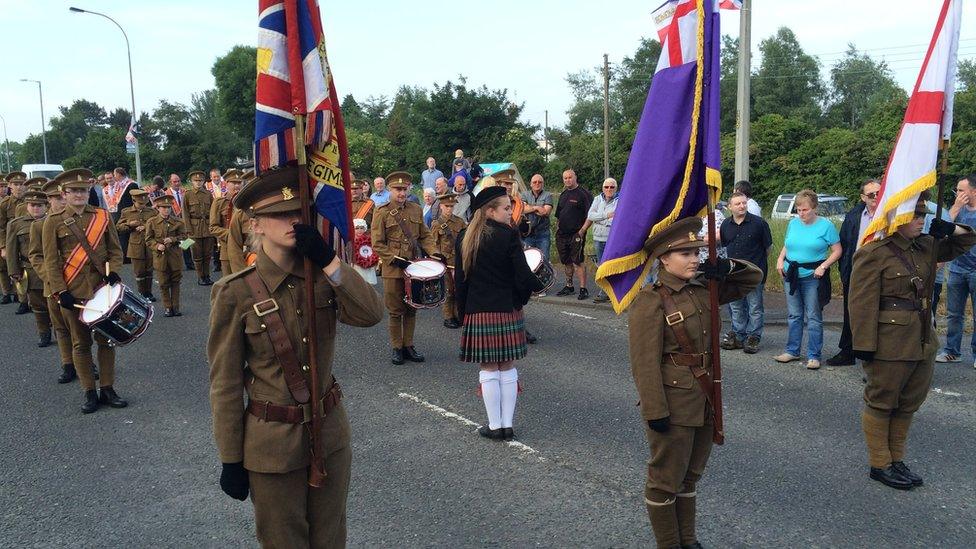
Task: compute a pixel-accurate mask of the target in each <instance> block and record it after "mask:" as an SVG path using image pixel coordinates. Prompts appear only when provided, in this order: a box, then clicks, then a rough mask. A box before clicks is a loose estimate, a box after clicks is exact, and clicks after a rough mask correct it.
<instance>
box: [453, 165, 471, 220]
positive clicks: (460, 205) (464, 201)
mask: <svg viewBox="0 0 976 549" xmlns="http://www.w3.org/2000/svg"><path fill="white" fill-rule="evenodd" d="M451 192H452V193H454V197H455V199H456V200H457V202H456V203H455V204H454V215H456V216H458V217H460V218H461V219H463V220H464V222H465V223H469V222H470V221H471V191H469V190H468V181H467V180H466V179H464V176H463V175H458V176H455V177H454V187H452V188H451Z"/></svg>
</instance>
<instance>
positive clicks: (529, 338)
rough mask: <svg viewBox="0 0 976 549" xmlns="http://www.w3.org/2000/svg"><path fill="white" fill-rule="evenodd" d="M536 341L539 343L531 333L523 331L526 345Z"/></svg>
mask: <svg viewBox="0 0 976 549" xmlns="http://www.w3.org/2000/svg"><path fill="white" fill-rule="evenodd" d="M536 341H539V338H537V337H535V336H534V335H532V332H530V331H528V330H526V331H525V342H526V343H532V344H535V342H536Z"/></svg>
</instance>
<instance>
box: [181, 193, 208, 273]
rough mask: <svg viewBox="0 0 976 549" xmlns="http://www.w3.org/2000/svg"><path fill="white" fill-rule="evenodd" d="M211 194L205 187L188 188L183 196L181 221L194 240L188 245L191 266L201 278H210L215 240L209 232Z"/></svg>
mask: <svg viewBox="0 0 976 549" xmlns="http://www.w3.org/2000/svg"><path fill="white" fill-rule="evenodd" d="M212 204H213V195H212V194H210V192H209V191H207V189H204V188H200V189H190V190H188V191H186V195H185V196H184V198H183V223H185V224H186V233H187V235H189V237H190V238H192V239H193V240H194V242H193V246H191V247H190V253H191V254H193V266H194V268H195V269H196V271H197V276H198V277H199V278H200V279H201V280H206V279H209V278H210V260H211V259H212V258H213V252H214V244H215V242H216V241H215V240H214V237H213V235H212V234H210V206H211V205H212Z"/></svg>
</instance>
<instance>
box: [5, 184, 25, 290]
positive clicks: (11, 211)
mask: <svg viewBox="0 0 976 549" xmlns="http://www.w3.org/2000/svg"><path fill="white" fill-rule="evenodd" d="M23 202H24V199H23V197H21V198H17V197H15V196H14V195H9V196H5V197H3V198H0V251H3V257H4V258H6V253H7V252H6V250H5V248H6V247H7V223H10V221H11V220H13V219H15V218H17V217H19V216H18V215H17V206H18V205H20V204H22V203H23ZM14 289H15V288H14V286H13V284H11V282H10V271H8V270H7V262H6V261H0V292H2V295H9V294H13V293H14ZM0 297H2V296H0ZM18 297H19V296H18Z"/></svg>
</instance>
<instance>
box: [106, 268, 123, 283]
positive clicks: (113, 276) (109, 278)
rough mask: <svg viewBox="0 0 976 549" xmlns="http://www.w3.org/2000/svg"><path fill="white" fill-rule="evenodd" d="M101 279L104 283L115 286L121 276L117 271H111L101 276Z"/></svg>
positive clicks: (120, 279)
mask: <svg viewBox="0 0 976 549" xmlns="http://www.w3.org/2000/svg"><path fill="white" fill-rule="evenodd" d="M102 280H104V281H105V283H106V284H108V285H109V286H115V285H116V284H118V283H119V282H122V277H121V276H119V273H117V272H115V271H112V272H110V273H108V274H107V275H105V276H103V277H102Z"/></svg>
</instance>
